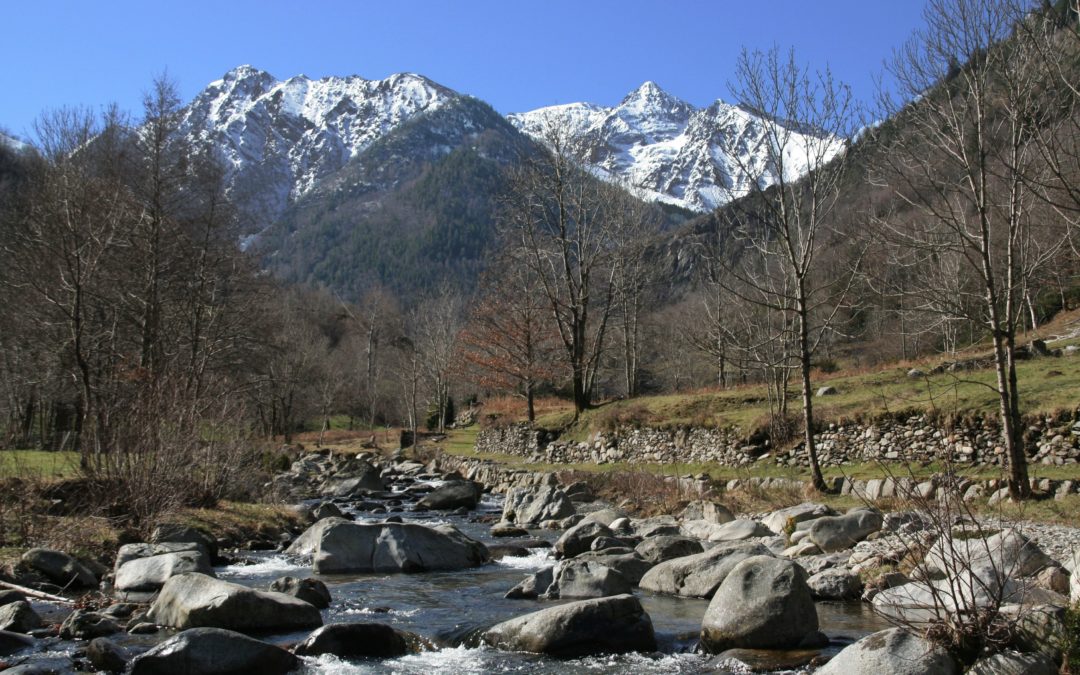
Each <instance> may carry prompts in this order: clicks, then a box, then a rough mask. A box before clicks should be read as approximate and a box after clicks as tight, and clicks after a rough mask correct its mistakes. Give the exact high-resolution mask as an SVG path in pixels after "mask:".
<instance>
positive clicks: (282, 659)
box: [128, 628, 300, 675]
mask: <svg viewBox="0 0 1080 675" xmlns="http://www.w3.org/2000/svg"><path fill="white" fill-rule="evenodd" d="M299 667H300V659H298V658H297V657H296V656H294V655H292V654H290V653H289V652H287V651H285V650H284V649H282V648H281V647H277V646H275V645H272V644H269V643H266V642H262V641H261V640H256V639H255V638H251V637H248V636H247V635H243V634H241V633H234V632H233V631H230V630H222V629H220V628H192V629H190V630H185V631H184V632H182V633H178V634H177V635H175V636H173V637H172V638H170V639H168V640H166V641H165V642H162V643H161V644H159V645H158V646H156V647H154V648H153V649H151V650H150V651H148V652H145V653H143V654H140V655H139V656H137V657H135V658H134V659H133V660H132V662H131V666H130V670H129V671H128V673H129V675H194V673H199V674H200V675H245V674H246V673H259V675H285V673H289V672H291V671H293V670H295V669H297V668H299Z"/></svg>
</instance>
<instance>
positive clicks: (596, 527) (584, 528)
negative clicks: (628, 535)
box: [552, 520, 615, 558]
mask: <svg viewBox="0 0 1080 675" xmlns="http://www.w3.org/2000/svg"><path fill="white" fill-rule="evenodd" d="M614 536H615V533H614V532H612V531H611V530H610V529H609V528H608V526H607V525H604V524H602V523H598V522H596V521H594V520H583V521H581V522H580V523H578V524H577V525H575V526H573V527H571V528H570V529H569V530H567V531H566V532H563V534H562V536H561V537H559V539H558V540H557V541H556V542H555V545H554V546H553V547H552V548H554V549H555V557H556V558H573V557H574V556H576V555H578V554H579V553H584V552H585V551H588V550H590V547H591V546H592V543H593V540H594V539H596V538H598V537H614Z"/></svg>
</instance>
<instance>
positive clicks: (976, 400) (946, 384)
mask: <svg viewBox="0 0 1080 675" xmlns="http://www.w3.org/2000/svg"><path fill="white" fill-rule="evenodd" d="M1078 324H1080V312H1072V313H1071V315H1069V316H1065V317H1062V318H1061V319H1060V320H1059V321H1057V322H1056V324H1055V325H1054V326H1050V327H1048V331H1052V330H1055V329H1056V330H1060V331H1061V332H1068V333H1075V332H1076V330H1075V329H1076V326H1077V325H1078ZM1078 343H1080V339H1077V338H1075V337H1072V338H1069V339H1066V340H1057V341H1049V342H1048V345H1049V346H1050V347H1051V348H1063V347H1065V346H1067V345H1070V344H1074V345H1075V344H1078ZM976 356H978V357H984V356H985V351H982V352H980V350H977V349H976V350H969V351H968V352H966V353H964V354H961V355H959V356H958V357H957V359H956V360H962V359H970V358H973V357H976ZM943 361H944V359H942V358H937V359H928V360H923V361H919V362H905V363H897V364H890V365H888V366H885V367H881V368H877V369H873V370H866V371H862V372H840V373H835V374H823V373H817V374H816V375H815V377H814V386H815V389H816V388H818V387H823V386H826V385H828V386H832V387H834V388H835V389H836V391H837V393H836V394H835V395H831V396H825V397H817V398H815V401H814V402H815V415H816V417H817V419H818V420H820V421H822V422H834V421H844V420H859V419H870V418H874V417H878V416H881V415H884V414H890V413H903V412H908V411H927V412H931V413H935V414H938V415H942V416H947V415H950V414H988V415H993V414H995V413H996V411H997V406H998V401H997V398H996V393H995V390H994V388H993V386H994V381H995V374H994V371H993V370H992V369H982V370H971V371H960V372H943V373H940V374H937V375H929V376H921V377H909V375H908V372H909V371H910V370H911V369H913V368H917V369H919V370H921V371H923V372H925V373H929V372H930V371H931V370H933V369H934V367H935V366H937V365H938V364H940V363H942V362H943ZM1017 375H1018V377H1019V380H1020V391H1021V405H1022V406H1023V411H1024V412H1025V413H1026V414H1034V413H1039V412H1046V413H1050V412H1054V411H1058V410H1075V409H1076V408H1077V406H1078V405H1080V355H1077V356H1063V357H1059V358H1054V357H1047V358H1035V359H1031V360H1028V361H1021V362H1019V363H1018V365H1017ZM799 409H800V404H799V401H798V397H797V395H796V398H795V401H794V403H793V412H796V413H797V412H798V411H799ZM499 413H500V415H499V416H500V417H501V419H502V420H504V421H505V420H513V419H516V418H515V414H516V415H518V416H521V415H523V409H521V410H516V409H512V408H511V407H509V406H507V405H506V404H505V403H500V404H499ZM768 415H769V405H768V400H767V398H766V392H765V389H764V387H763V386H760V385H748V386H742V387H735V388H731V389H725V390H716V391H699V392H692V393H683V394H666V395H659V396H643V397H639V398H635V399H628V400H618V401H610V402H605V403H601V404H600V405H598V406H596V407H595V408H593V409H591V410H587V411H585V412H584V413H582V415H581V416H580V417H579V418H578V419H577V420H576V421H575V420H574V411H573V408H572V406H571V405H570V404H569V402H562V403H561V404H560V403H558V402H556V401H552V400H548V401H546V402H545V405H544V408H543V410H542V411H541V412H540V414H539V415H538V417H537V426H539V427H541V428H544V429H549V430H558V431H561V438H564V439H569V440H576V441H581V440H586V439H588V438H590V437H592V436H593V435H594V434H595V433H597V432H602V431H607V430H610V429H613V428H615V427H617V426H625V425H640V426H645V427H655V428H670V427H676V426H684V425H685V426H704V427H715V428H725V427H735V428H738V429H739V430H741V431H742V432H743V433H749V432H750V431H752V430H754V429H755V428H757V427H758V426H760V425H761V424H763V423H764V422H765V421H766V420H767V419H768ZM521 419H523V417H521ZM477 433H478V430H477V429H476V427H471V428H468V429H459V430H453V431H451V432H450V433H449V436H448V438H447V439H446V441H444V442H443V443H440V444H439V447H440V448H441V449H442V451H444V452H446V453H449V454H454V455H460V456H470V457H478V456H481V455H478V453H476V450H475V447H474V445H475V440H476V434H477ZM482 457H483V458H485V459H491V460H494V461H497V462H500V463H502V464H505V465H507V466H510V467H517V468H529V469H531V470H537V471H558V470H577V471H583V472H590V473H599V474H604V473H617V472H626V471H637V472H646V473H650V474H653V475H657V476H665V475H666V476H671V475H687V474H694V475H697V474H707V475H708V476H709V477H710V478H712V479H713V480H714V481H727V480H731V479H733V478H747V477H751V476H753V477H765V476H774V477H780V478H791V479H797V480H806V479H807V478H808V477H809V472H808V471H807V470H805V469H801V468H791V467H781V466H777V465H776V464H774V463H771V462H760V463H757V464H754V465H752V466H749V467H742V468H735V467H728V466H720V465H718V464H715V463H704V464H702V463H687V464H675V465H671V464H668V465H658V464H639V463H609V464H601V465H595V464H575V465H550V464H532V463H527V462H526V461H525V458H522V457H517V456H514V455H499V454H484V455H482ZM943 468H944V467H942V466H940V465H937V464H930V465H927V466H911V467H904V468H903V469H902V470H901V471H902V474H900V475H904V476H907V475H912V476H914V477H915V478H922V477H926V476H930V475H933V474H935V473H939V472H940V471H941V470H942V469H943ZM824 473H825V475H826V477H827V478H831V477H836V476H847V477H851V478H862V479H867V478H880V477H882V476H883V474H884V469H883V468H882V466H881V465H879V464H876V463H863V464H849V465H845V466H843V467H828V468H826V469H825V470H824ZM966 473H967V474H969V475H970V476H971V477H972V478H984V479H985V478H998V477H1001V475H1002V474H1001V472H1000V470H998V469H994V468H985V467H984V468H972V469H970V470H968V471H966ZM1030 473H1031V475H1032V476H1033V477H1035V478H1052V479H1080V465H1065V466H1060V467H1059V466H1044V465H1041V464H1032V465H1031V466H1030ZM1047 515H1049V514H1047Z"/></svg>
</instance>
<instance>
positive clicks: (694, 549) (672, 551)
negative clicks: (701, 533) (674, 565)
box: [634, 535, 704, 564]
mask: <svg viewBox="0 0 1080 675" xmlns="http://www.w3.org/2000/svg"><path fill="white" fill-rule="evenodd" d="M634 550H635V551H637V553H638V555H640V556H641V557H642V558H644V559H645V560H648V561H649V562H651V563H653V564H656V563H661V562H664V561H665V560H671V559H672V558H682V557H685V556H688V555H695V554H697V553H701V552H703V551H704V549H703V548H702V547H701V542H699V541H698V540H696V539H691V538H690V537H683V536H678V535H664V536H660V537H649V538H648V539H645V540H644V541H642V542H641V543H640V544H638V545H637V546H636V547H635V548H634Z"/></svg>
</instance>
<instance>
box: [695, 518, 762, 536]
mask: <svg viewBox="0 0 1080 675" xmlns="http://www.w3.org/2000/svg"><path fill="white" fill-rule="evenodd" d="M772 535H773V531H772V530H770V529H769V528H767V527H765V526H764V525H763V524H762V523H761V522H760V521H757V520H751V519H749V518H738V519H736V520H733V521H731V522H728V523H724V524H723V525H716V526H714V527H713V528H712V529H711V530H710V532H709V536H708V539H709V541H742V540H744V539H752V538H754V537H771V536H772Z"/></svg>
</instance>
